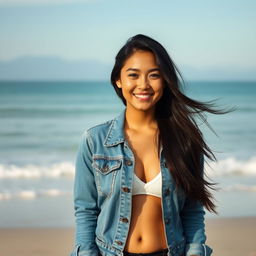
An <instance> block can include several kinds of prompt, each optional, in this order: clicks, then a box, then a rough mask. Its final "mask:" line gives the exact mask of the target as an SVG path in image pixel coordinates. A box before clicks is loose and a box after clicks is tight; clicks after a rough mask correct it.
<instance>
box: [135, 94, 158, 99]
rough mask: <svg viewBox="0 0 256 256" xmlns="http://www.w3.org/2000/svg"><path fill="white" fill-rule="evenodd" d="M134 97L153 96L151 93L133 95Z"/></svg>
mask: <svg viewBox="0 0 256 256" xmlns="http://www.w3.org/2000/svg"><path fill="white" fill-rule="evenodd" d="M133 95H134V96H136V97H138V98H148V97H150V96H152V95H153V93H133Z"/></svg>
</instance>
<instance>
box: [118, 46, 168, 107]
mask: <svg viewBox="0 0 256 256" xmlns="http://www.w3.org/2000/svg"><path fill="white" fill-rule="evenodd" d="M116 84H117V86H118V87H119V88H121V89H122V93H123V96H124V98H125V99H126V106H127V108H133V109H134V110H135V109H136V110H143V111H147V110H149V109H152V108H153V109H154V107H155V104H156V103H157V102H158V101H159V99H160V98H161V96H162V94H163V89H164V82H163V78H162V75H161V73H160V69H159V66H158V65H157V64H156V60H155V56H154V54H153V53H152V52H150V51H144V50H137V51H135V52H134V53H133V54H132V55H131V56H130V57H129V58H128V59H127V60H126V62H125V64H124V66H123V67H122V69H121V72H120V79H119V80H117V81H116Z"/></svg>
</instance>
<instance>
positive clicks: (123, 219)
mask: <svg viewBox="0 0 256 256" xmlns="http://www.w3.org/2000/svg"><path fill="white" fill-rule="evenodd" d="M120 220H121V221H122V222H125V223H127V222H128V221H129V220H128V219H127V218H122V217H121V218H120Z"/></svg>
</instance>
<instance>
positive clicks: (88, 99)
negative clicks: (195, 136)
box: [0, 81, 256, 227]
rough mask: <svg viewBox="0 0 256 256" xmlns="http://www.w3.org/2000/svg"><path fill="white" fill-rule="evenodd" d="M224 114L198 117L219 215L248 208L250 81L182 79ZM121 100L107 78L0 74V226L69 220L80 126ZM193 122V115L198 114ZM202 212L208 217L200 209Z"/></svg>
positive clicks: (254, 104) (253, 133) (246, 212)
mask: <svg viewBox="0 0 256 256" xmlns="http://www.w3.org/2000/svg"><path fill="white" fill-rule="evenodd" d="M184 92H185V93H186V95H188V96H189V97H191V98H194V99H198V100H201V101H211V100H215V105H216V108H231V107H236V110H235V111H234V112H231V113H228V114H224V115H213V114H208V113H207V114H206V118H207V121H208V123H209V124H210V126H211V127H212V128H213V130H214V132H213V131H212V130H211V129H209V128H208V126H207V125H205V124H204V123H201V124H200V127H201V129H202V131H203V134H204V137H205V139H206V142H207V144H208V145H209V146H210V148H211V149H212V150H213V151H214V153H215V155H216V157H217V159H218V161H217V162H211V161H210V160H207V159H206V163H205V168H206V172H207V174H208V176H209V178H210V179H212V180H213V181H217V182H218V183H219V185H218V186H219V188H220V190H219V191H217V192H214V195H215V197H216V200H217V201H216V204H217V205H218V211H219V216H225V217H227V216H230V217H232V216H255V215H256V204H255V202H256V115H255V114H256V82H243V81H241V82H232V81H230V82H187V83H186V86H185V88H184ZM123 108H124V105H123V104H122V102H121V100H120V99H119V98H118V97H117V95H116V94H115V91H114V89H113V88H112V86H111V84H110V83H109V82H95V81H81V82H62V81H59V82H36V81H27V82H26V81H23V82H21V81H16V82H14V81H13V82H6V81H2V82H0V227H20V226H73V225H74V216H73V202H72V189H73V177H74V161H75V155H76V150H77V147H78V143H79V142H80V139H81V135H82V133H83V131H84V130H85V129H87V128H89V127H90V126H93V125H95V124H98V123H101V122H104V121H107V120H109V119H112V118H113V117H115V116H116V115H118V114H119V113H120V111H121V110H122V109H123ZM199 123H200V120H199ZM206 216H207V217H216V216H215V215H212V214H210V213H208V212H207V215H206Z"/></svg>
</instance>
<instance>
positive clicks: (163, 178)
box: [71, 34, 227, 256]
mask: <svg viewBox="0 0 256 256" xmlns="http://www.w3.org/2000/svg"><path fill="white" fill-rule="evenodd" d="M178 74H179V72H178V70H177V68H176V67H175V65H174V63H173V62H172V60H171V58H170V57H169V55H168V53H167V52H166V50H165V49H164V48H163V46H162V45H161V44H160V43H158V42H157V41H155V40H154V39H152V38H150V37H148V36H145V35H141V34H139V35H136V36H134V37H132V38H130V39H129V40H128V41H127V42H126V44H125V45H124V46H123V47H122V48H121V50H120V51H119V52H118V54H117V56H116V62H115V65H114V67H113V70H112V73H111V83H112V85H113V86H114V89H115V91H116V93H117V95H118V96H119V97H120V98H121V100H122V102H123V103H124V105H125V109H124V110H123V111H122V112H121V113H120V114H119V115H118V116H117V117H115V118H114V119H112V120H109V121H107V122H105V123H101V124H99V125H96V126H94V127H91V128H90V129H88V130H87V131H85V132H84V133H83V136H82V141H81V143H80V146H79V150H78V153H77V159H76V172H75V182H74V206H75V216H76V247H75V249H74V250H73V252H72V254H71V255H80V256H82V255H83V256H97V255H103V256H114V255H124V256H137V255H144V256H158V255H159V256H160V255H168V256H181V255H186V256H192V255H193V256H195V255H198V256H202V255H207V256H208V255H211V253H212V249H211V248H210V247H209V246H207V245H206V244H205V241H206V235H205V229H204V214H205V211H204V207H205V208H206V209H208V210H209V211H213V212H216V211H215V205H214V203H213V198H212V195H211V193H210V192H209V188H213V185H214V184H213V183H210V182H208V181H206V180H205V179H204V175H203V170H204V155H206V156H207V157H208V158H210V159H211V160H213V159H215V160H216V158H215V156H214V154H213V153H212V152H211V150H210V149H209V147H208V146H207V145H206V143H205V141H204V140H203V135H202V133H201V131H200V130H199V128H198V126H197V123H196V122H195V119H194V117H195V115H198V117H200V118H201V119H203V120H204V121H205V119H204V116H203V115H202V112H203V111H207V112H210V113H214V114H218V113H227V111H226V112H225V111H220V110H214V109H212V108H211V104H209V103H202V102H199V101H196V100H192V99H191V98H188V97H187V96H185V95H184V94H183V93H182V92H181V88H180V86H181V83H180V80H179V78H178ZM205 122H206V121H205Z"/></svg>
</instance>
